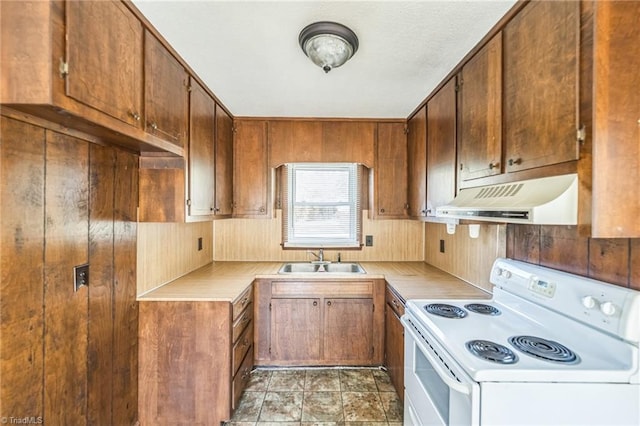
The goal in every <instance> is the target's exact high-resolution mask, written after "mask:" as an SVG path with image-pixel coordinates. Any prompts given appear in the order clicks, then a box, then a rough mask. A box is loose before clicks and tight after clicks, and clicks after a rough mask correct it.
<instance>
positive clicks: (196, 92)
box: [187, 79, 216, 216]
mask: <svg viewBox="0 0 640 426" xmlns="http://www.w3.org/2000/svg"><path fill="white" fill-rule="evenodd" d="M189 96H190V108H189V202H188V203H187V205H188V208H189V215H190V216H212V215H213V214H214V209H215V196H214V191H215V181H216V178H215V173H216V170H215V143H216V140H215V130H216V103H215V101H214V100H213V98H211V96H209V94H208V93H207V92H205V90H204V89H203V88H202V86H200V85H199V84H198V83H197V82H196V81H194V80H193V79H192V80H191V91H190V92H189Z"/></svg>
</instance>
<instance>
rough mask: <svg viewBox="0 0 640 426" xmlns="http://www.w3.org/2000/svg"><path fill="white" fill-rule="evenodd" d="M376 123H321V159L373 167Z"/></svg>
mask: <svg viewBox="0 0 640 426" xmlns="http://www.w3.org/2000/svg"><path fill="white" fill-rule="evenodd" d="M375 137H376V123H375V122H369V121H325V122H323V123H322V153H321V156H322V160H321V161H325V162H353V163H360V164H364V165H365V166H367V167H369V168H371V167H373V157H374V151H375Z"/></svg>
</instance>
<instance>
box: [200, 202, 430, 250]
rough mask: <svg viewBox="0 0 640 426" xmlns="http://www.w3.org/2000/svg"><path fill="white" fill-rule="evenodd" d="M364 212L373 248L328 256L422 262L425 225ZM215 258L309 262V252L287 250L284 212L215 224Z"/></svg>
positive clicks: (365, 233) (365, 227)
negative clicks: (370, 215)
mask: <svg viewBox="0 0 640 426" xmlns="http://www.w3.org/2000/svg"><path fill="white" fill-rule="evenodd" d="M367 213H368V212H367V211H363V221H362V233H363V235H373V246H372V247H363V248H362V250H326V251H325V257H326V258H327V259H329V260H335V259H336V258H337V254H338V252H340V253H341V255H342V260H343V261H422V260H423V236H424V224H423V223H422V222H418V221H412V220H370V219H368V218H367V217H368V214H367ZM213 228H214V249H213V259H214V260H218V261H222V260H228V261H307V260H311V258H310V255H308V254H307V253H306V251H305V250H283V249H282V248H281V247H280V243H281V241H282V211H281V210H276V217H275V218H273V219H231V220H219V221H214V222H213Z"/></svg>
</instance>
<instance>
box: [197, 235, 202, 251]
mask: <svg viewBox="0 0 640 426" xmlns="http://www.w3.org/2000/svg"><path fill="white" fill-rule="evenodd" d="M200 250H202V237H198V251H200Z"/></svg>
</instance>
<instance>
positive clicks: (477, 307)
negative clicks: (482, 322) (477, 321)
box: [464, 303, 502, 316]
mask: <svg viewBox="0 0 640 426" xmlns="http://www.w3.org/2000/svg"><path fill="white" fill-rule="evenodd" d="M464 307H465V308H467V309H468V310H469V311H471V312H475V313H476V314H482V315H493V316H495V315H500V314H501V313H502V312H501V311H500V309H498V308H496V307H495V306H491V305H487V304H484V303H469V304H468V305H464Z"/></svg>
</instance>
